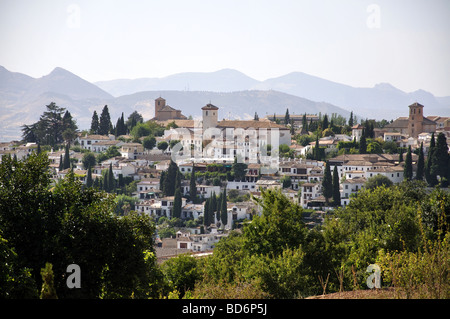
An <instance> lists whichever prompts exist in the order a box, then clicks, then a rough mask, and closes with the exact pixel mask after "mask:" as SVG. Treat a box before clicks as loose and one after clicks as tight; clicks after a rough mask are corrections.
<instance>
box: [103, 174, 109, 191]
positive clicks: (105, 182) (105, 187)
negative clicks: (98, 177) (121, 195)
mask: <svg viewBox="0 0 450 319" xmlns="http://www.w3.org/2000/svg"><path fill="white" fill-rule="evenodd" d="M102 175H103V183H102V189H103V190H104V191H105V192H109V181H108V175H109V174H108V171H104V172H103V174H102Z"/></svg>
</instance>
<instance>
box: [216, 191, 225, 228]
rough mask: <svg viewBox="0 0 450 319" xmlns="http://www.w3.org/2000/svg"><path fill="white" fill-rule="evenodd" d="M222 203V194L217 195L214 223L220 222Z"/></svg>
mask: <svg viewBox="0 0 450 319" xmlns="http://www.w3.org/2000/svg"><path fill="white" fill-rule="evenodd" d="M222 201H223V193H220V194H219V198H218V199H217V202H216V203H217V206H216V214H215V215H216V216H215V219H216V221H217V222H218V221H220V213H221V211H222Z"/></svg>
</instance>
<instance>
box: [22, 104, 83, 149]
mask: <svg viewBox="0 0 450 319" xmlns="http://www.w3.org/2000/svg"><path fill="white" fill-rule="evenodd" d="M65 110H66V109H65V108H63V107H59V106H57V105H56V103H55V102H51V103H50V104H49V105H46V111H44V113H43V114H42V115H41V116H40V118H39V121H38V122H36V123H33V124H31V125H23V126H22V138H23V140H24V141H25V142H36V143H39V144H41V145H50V146H52V147H55V146H56V145H57V144H60V143H62V142H63V135H62V134H63V132H64V130H65V129H66V128H67V125H69V124H71V125H72V124H73V125H75V124H74V123H73V121H72V120H71V121H68V122H67V123H66V124H67V125H64V123H63V114H64V113H65ZM69 115H70V113H68V114H67V117H66V119H67V120H68V119H69ZM70 117H71V116H70ZM74 127H75V128H76V125H75V126H74Z"/></svg>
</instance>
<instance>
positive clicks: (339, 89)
mask: <svg viewBox="0 0 450 319" xmlns="http://www.w3.org/2000/svg"><path fill="white" fill-rule="evenodd" d="M224 73H225V74H226V73H228V74H233V78H232V80H230V78H228V79H226V80H225V79H224V78H225V77H224V76H223V74H224ZM202 77H203V78H205V81H208V83H207V84H204V85H202V84H201V83H200V82H198V81H199V79H200V78H202ZM194 78H195V80H192V79H194ZM168 79H169V80H172V81H173V80H174V79H183V80H182V81H181V82H180V81H178V82H172V83H171V85H170V86H168V85H167V83H166V81H167V80H168ZM112 81H114V80H112ZM121 81H122V82H121V83H120V84H119V83H116V85H118V86H120V88H117V86H115V85H114V82H111V81H101V82H94V83H95V84H96V85H98V86H99V87H101V88H103V89H104V90H105V91H107V92H109V93H111V95H117V93H118V92H120V93H121V94H122V95H124V94H132V93H136V92H139V91H154V90H165V89H170V90H173V89H176V90H181V91H189V90H192V89H193V90H198V89H199V88H200V90H203V91H215V92H233V91H245V90H275V91H279V92H283V93H287V94H291V95H294V96H298V97H303V98H306V99H308V100H312V101H317V102H326V103H330V104H333V105H335V106H338V107H340V108H343V109H345V110H347V111H353V112H357V113H359V114H362V115H363V116H365V117H368V118H374V119H378V120H381V119H382V118H386V119H387V117H389V116H391V117H392V119H395V118H397V117H400V116H403V115H404V114H405V113H407V109H406V108H407V106H408V105H410V104H412V103H414V102H420V103H421V104H423V105H424V106H425V107H426V111H427V114H428V115H436V114H437V115H442V116H445V115H450V114H449V110H450V97H437V96H434V95H433V94H432V93H430V92H427V91H425V90H416V91H414V92H408V93H407V92H404V91H402V90H400V89H398V88H396V87H395V86H393V85H392V84H390V83H377V84H375V85H374V86H373V87H353V86H350V85H346V84H341V83H338V82H333V81H330V80H326V79H322V78H320V77H317V76H313V75H309V74H306V73H303V72H298V71H294V72H290V73H287V74H285V75H281V76H278V77H272V78H269V79H266V80H263V81H258V80H256V79H253V78H251V77H248V76H247V75H245V74H244V73H242V72H240V71H237V70H233V69H222V70H219V71H214V72H185V73H177V74H173V75H170V76H167V77H163V78H140V79H139V81H138V82H139V83H140V84H141V86H135V84H136V83H137V82H134V81H136V80H121ZM146 81H148V82H146ZM190 81H191V83H195V84H194V85H189V83H190ZM192 81H193V82H192ZM230 82H231V83H233V85H232V86H231V85H228V86H226V85H225V84H224V83H230ZM217 83H219V84H217ZM214 85H216V86H214ZM389 119H391V118H389Z"/></svg>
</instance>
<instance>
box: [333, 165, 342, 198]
mask: <svg viewBox="0 0 450 319" xmlns="http://www.w3.org/2000/svg"><path fill="white" fill-rule="evenodd" d="M333 203H334V206H340V204H341V193H340V191H339V173H338V170H337V165H335V166H334V169H333Z"/></svg>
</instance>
